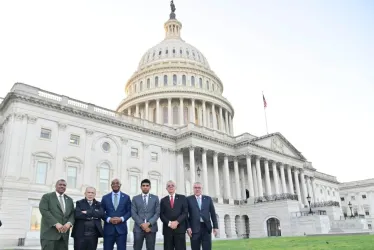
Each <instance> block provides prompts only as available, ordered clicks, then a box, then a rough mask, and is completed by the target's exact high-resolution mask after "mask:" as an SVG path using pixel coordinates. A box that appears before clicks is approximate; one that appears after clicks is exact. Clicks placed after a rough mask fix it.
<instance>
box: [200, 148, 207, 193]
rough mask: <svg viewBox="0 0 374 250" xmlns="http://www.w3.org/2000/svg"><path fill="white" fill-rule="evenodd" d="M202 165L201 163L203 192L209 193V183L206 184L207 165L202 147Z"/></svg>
mask: <svg viewBox="0 0 374 250" xmlns="http://www.w3.org/2000/svg"><path fill="white" fill-rule="evenodd" d="M201 158H202V165H203V183H204V193H206V194H209V190H208V189H209V185H208V166H207V164H206V149H205V148H203V152H202V155H201Z"/></svg>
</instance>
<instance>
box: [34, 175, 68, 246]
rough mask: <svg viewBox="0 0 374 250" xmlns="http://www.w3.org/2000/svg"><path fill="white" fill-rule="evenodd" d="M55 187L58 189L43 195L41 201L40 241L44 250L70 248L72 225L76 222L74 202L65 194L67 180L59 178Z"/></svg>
mask: <svg viewBox="0 0 374 250" xmlns="http://www.w3.org/2000/svg"><path fill="white" fill-rule="evenodd" d="M55 187H56V191H55V192H52V193H47V194H45V195H43V197H42V199H41V200H40V203H39V211H40V214H41V215H42V221H41V225H40V243H41V246H42V249H43V250H68V247H69V232H70V227H71V226H73V224H74V203H73V199H72V198H70V197H69V196H67V195H66V194H65V190H66V181H65V180H63V179H61V180H58V181H57V182H56V185H55Z"/></svg>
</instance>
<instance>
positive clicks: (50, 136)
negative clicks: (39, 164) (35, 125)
mask: <svg viewBox="0 0 374 250" xmlns="http://www.w3.org/2000/svg"><path fill="white" fill-rule="evenodd" d="M43 130H48V131H49V138H45V137H42V134H43V133H42V132H43ZM39 139H41V140H47V141H50V140H51V139H52V129H50V128H46V127H41V128H40V134H39Z"/></svg>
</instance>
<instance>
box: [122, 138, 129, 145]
mask: <svg viewBox="0 0 374 250" xmlns="http://www.w3.org/2000/svg"><path fill="white" fill-rule="evenodd" d="M121 142H122V144H124V145H126V144H127V143H128V142H129V140H128V139H127V138H125V137H121Z"/></svg>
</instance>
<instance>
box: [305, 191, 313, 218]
mask: <svg viewBox="0 0 374 250" xmlns="http://www.w3.org/2000/svg"><path fill="white" fill-rule="evenodd" d="M306 199H307V200H308V203H309V213H310V214H312V213H313V212H312V207H311V206H310V201H311V200H312V198H311V197H310V195H309V193H308V196H307V197H306Z"/></svg>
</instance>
